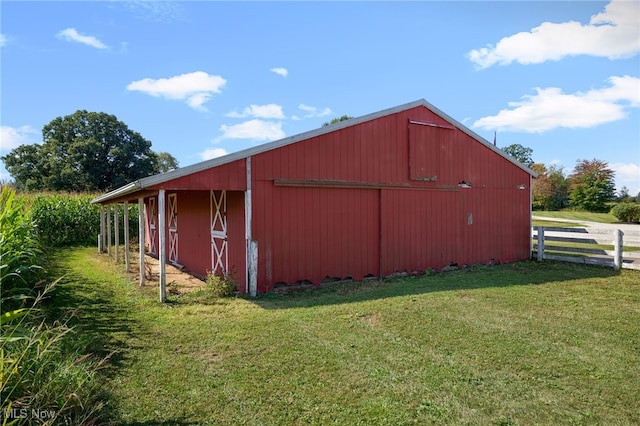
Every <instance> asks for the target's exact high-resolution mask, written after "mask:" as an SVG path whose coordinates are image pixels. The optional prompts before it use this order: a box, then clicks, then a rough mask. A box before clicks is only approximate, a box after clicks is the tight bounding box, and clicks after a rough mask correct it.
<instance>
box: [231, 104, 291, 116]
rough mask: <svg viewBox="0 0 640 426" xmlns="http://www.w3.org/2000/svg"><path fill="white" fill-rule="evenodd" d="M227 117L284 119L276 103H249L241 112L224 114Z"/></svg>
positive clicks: (280, 108)
mask: <svg viewBox="0 0 640 426" xmlns="http://www.w3.org/2000/svg"><path fill="white" fill-rule="evenodd" d="M226 116H227V117H233V118H244V117H256V118H275V119H284V118H285V116H284V113H283V112H282V107H281V106H280V105H276V104H267V105H250V106H248V107H246V108H245V109H244V110H242V112H237V111H231V112H229V113H227V114H226Z"/></svg>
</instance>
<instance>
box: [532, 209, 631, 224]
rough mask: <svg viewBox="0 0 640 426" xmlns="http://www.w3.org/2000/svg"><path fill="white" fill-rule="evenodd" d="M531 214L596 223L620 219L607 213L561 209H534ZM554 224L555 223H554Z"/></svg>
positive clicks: (616, 221) (617, 221)
mask: <svg viewBox="0 0 640 426" xmlns="http://www.w3.org/2000/svg"><path fill="white" fill-rule="evenodd" d="M533 216H538V217H543V218H546V219H572V220H584V221H586V222H598V223H620V221H619V220H618V219H617V218H616V217H615V216H613V215H611V214H609V213H592V212H580V211H572V210H561V211H551V212H548V211H534V212H533ZM554 226H555V225H554Z"/></svg>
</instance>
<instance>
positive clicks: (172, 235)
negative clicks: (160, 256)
mask: <svg viewBox="0 0 640 426" xmlns="http://www.w3.org/2000/svg"><path fill="white" fill-rule="evenodd" d="M168 223H169V262H171V263H178V194H169V222H168Z"/></svg>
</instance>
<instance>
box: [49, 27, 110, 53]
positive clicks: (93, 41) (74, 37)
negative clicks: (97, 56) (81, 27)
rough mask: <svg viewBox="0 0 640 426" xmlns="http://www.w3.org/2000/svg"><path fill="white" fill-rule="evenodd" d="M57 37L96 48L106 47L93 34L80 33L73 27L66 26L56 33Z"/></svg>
mask: <svg viewBox="0 0 640 426" xmlns="http://www.w3.org/2000/svg"><path fill="white" fill-rule="evenodd" d="M57 36H58V38H60V39H62V40H66V41H75V42H78V43H82V44H86V45H87V46H91V47H95V48H96V49H107V48H108V46H107V45H106V44H104V43H102V42H101V41H100V40H98V39H97V38H95V37H93V36H87V35H82V34H80V33H78V31H76V29H75V28H67V29H64V30H62V31H60V32H59V33H58V34H57Z"/></svg>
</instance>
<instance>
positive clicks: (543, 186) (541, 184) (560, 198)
mask: <svg viewBox="0 0 640 426" xmlns="http://www.w3.org/2000/svg"><path fill="white" fill-rule="evenodd" d="M531 168H532V169H533V171H535V172H536V173H538V174H539V177H538V179H534V180H533V184H532V188H531V191H532V193H533V208H534V209H536V210H560V209H562V208H564V207H566V205H567V204H568V201H569V184H568V182H567V179H566V178H565V177H564V173H563V168H562V167H561V166H555V165H551V166H549V167H548V168H547V166H545V165H544V164H542V163H535V164H533V165H531Z"/></svg>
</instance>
